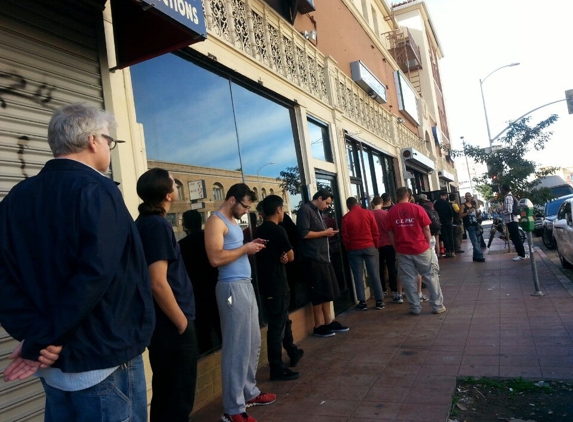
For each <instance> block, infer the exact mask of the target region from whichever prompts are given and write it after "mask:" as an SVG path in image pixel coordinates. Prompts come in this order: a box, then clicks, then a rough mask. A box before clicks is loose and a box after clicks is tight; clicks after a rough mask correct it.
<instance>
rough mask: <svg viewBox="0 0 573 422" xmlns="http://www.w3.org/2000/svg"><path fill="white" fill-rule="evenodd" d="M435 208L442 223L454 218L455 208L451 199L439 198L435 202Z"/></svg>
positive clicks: (450, 221) (449, 221)
mask: <svg viewBox="0 0 573 422" xmlns="http://www.w3.org/2000/svg"><path fill="white" fill-rule="evenodd" d="M434 209H435V210H436V212H437V213H438V215H439V216H440V221H441V222H442V224H444V223H450V224H451V223H452V219H453V218H454V209H453V208H452V204H450V202H449V201H446V200H445V199H442V198H438V199H437V200H436V202H434Z"/></svg>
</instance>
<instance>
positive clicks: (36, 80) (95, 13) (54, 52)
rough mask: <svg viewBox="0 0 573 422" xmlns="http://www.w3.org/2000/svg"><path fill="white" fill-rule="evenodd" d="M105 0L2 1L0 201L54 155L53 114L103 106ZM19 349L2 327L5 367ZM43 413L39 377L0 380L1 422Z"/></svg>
mask: <svg viewBox="0 0 573 422" xmlns="http://www.w3.org/2000/svg"><path fill="white" fill-rule="evenodd" d="M102 3H103V2H102V1H100V2H99V3H98V2H94V1H92V2H91V4H88V2H84V3H82V2H80V1H69V2H65V1H58V2H53V1H47V0H17V1H13V0H9V1H3V2H2V7H1V8H0V200H1V199H3V198H4V196H6V194H7V193H8V192H9V190H10V189H11V188H12V187H13V186H14V185H15V184H17V183H18V182H20V181H21V180H23V179H24V178H26V177H30V176H33V175H35V174H37V173H38V172H39V171H40V169H41V168H42V167H43V165H44V163H45V162H46V161H47V160H49V159H50V158H51V157H52V154H51V152H50V148H49V146H48V143H47V141H46V136H47V124H48V121H49V119H50V116H51V114H52V111H53V110H54V109H56V108H58V107H60V106H62V105H64V104H68V103H72V102H78V101H79V102H86V103H89V104H93V105H94V106H96V107H98V108H103V90H102V82H101V70H100V62H99V51H98V35H99V33H101V31H102V29H101V28H102V25H103V19H102V13H101V12H102V9H103V6H102ZM0 300H1V299H0ZM16 345H17V342H16V341H15V340H14V339H12V338H10V336H9V335H8V334H7V333H6V332H5V331H4V330H3V329H2V328H1V327H0V369H2V370H3V369H4V368H5V367H6V365H7V364H8V362H9V361H8V355H9V354H10V353H11V352H12V350H13V349H14V348H15V347H16ZM43 408H44V396H43V389H42V386H41V384H40V383H39V381H38V380H37V379H28V380H25V381H22V382H10V383H5V382H0V415H1V417H0V419H1V420H2V422H12V421H42V420H43Z"/></svg>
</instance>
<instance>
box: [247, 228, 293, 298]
mask: <svg viewBox="0 0 573 422" xmlns="http://www.w3.org/2000/svg"><path fill="white" fill-rule="evenodd" d="M257 237H259V238H261V239H266V240H268V241H269V242H268V243H267V245H266V248H264V249H262V250H261V251H260V252H258V253H257V255H256V257H255V259H256V262H257V276H258V281H259V292H260V293H261V295H262V297H271V296H273V295H280V294H287V293H288V292H289V287H288V280H287V275H286V269H285V265H284V264H282V263H281V262H280V258H281V255H282V254H283V253H285V252H288V251H290V250H291V249H292V246H291V244H290V243H289V241H288V236H287V233H286V230H285V229H284V228H282V227H280V226H278V225H276V224H275V223H273V222H272V221H265V222H264V223H263V224H261V225H260V226H259V227H258V228H257Z"/></svg>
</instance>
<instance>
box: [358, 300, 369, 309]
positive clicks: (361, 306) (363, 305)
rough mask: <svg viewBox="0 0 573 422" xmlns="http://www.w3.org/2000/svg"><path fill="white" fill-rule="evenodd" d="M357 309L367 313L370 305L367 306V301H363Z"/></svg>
mask: <svg viewBox="0 0 573 422" xmlns="http://www.w3.org/2000/svg"><path fill="white" fill-rule="evenodd" d="M356 309H358V310H359V311H365V310H367V309H368V305H367V304H366V302H365V301H363V300H361V301H360V302H358V303H357V304H356Z"/></svg>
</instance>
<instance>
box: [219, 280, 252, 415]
mask: <svg viewBox="0 0 573 422" xmlns="http://www.w3.org/2000/svg"><path fill="white" fill-rule="evenodd" d="M215 293H216V296H217V307H218V308H219V316H220V317H221V333H222V336H223V347H222V350H221V379H222V384H223V410H224V412H225V413H227V414H229V415H236V414H237V413H243V412H245V409H246V407H245V402H246V401H248V400H251V399H254V398H255V397H257V396H258V395H259V394H260V393H261V392H260V391H259V389H258V388H257V385H256V383H257V381H256V379H255V374H256V372H257V365H258V363H259V354H260V352H261V330H260V328H259V309H258V307H257V300H256V298H255V291H254V290H253V285H252V284H251V280H240V281H232V282H224V281H223V282H222V281H219V282H218V283H217V286H216V289H215Z"/></svg>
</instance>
